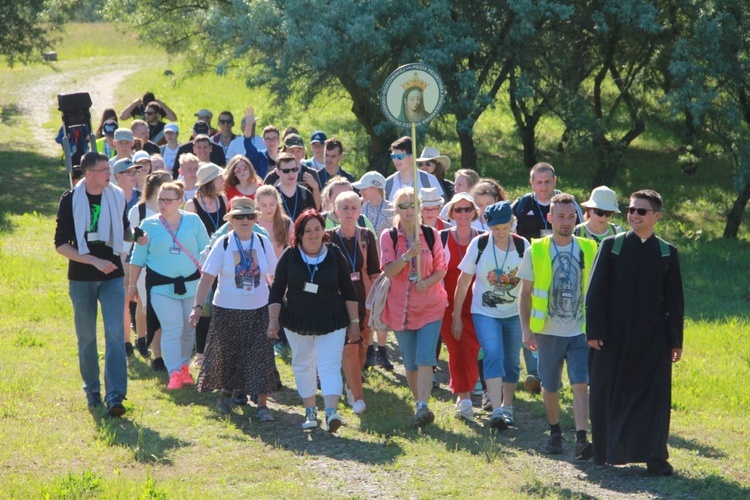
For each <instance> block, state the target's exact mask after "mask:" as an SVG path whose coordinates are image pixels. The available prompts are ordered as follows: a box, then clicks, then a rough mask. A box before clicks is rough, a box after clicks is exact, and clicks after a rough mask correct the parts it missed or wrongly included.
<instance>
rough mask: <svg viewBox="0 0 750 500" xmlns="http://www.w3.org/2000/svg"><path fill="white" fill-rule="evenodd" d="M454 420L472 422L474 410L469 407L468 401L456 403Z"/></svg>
mask: <svg viewBox="0 0 750 500" xmlns="http://www.w3.org/2000/svg"><path fill="white" fill-rule="evenodd" d="M456 418H459V419H462V420H466V421H467V422H474V408H472V406H471V400H470V399H462V400H461V401H459V402H458V403H456Z"/></svg>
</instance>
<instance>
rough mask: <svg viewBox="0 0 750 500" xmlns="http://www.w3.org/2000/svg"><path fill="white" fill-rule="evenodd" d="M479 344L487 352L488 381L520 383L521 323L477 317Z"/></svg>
mask: <svg viewBox="0 0 750 500" xmlns="http://www.w3.org/2000/svg"><path fill="white" fill-rule="evenodd" d="M471 317H472V318H473V320H474V329H475V330H476V332H477V340H479V345H481V346H482V351H484V359H483V360H482V363H483V366H484V379H485V380H488V379H492V378H502V379H503V382H510V383H516V382H518V378H519V377H520V374H521V356H520V352H521V347H522V345H523V344H522V342H521V337H522V334H521V320H520V319H519V318H518V315H516V316H511V317H510V318H492V317H490V316H485V315H484V314H476V313H473V314H472V315H471Z"/></svg>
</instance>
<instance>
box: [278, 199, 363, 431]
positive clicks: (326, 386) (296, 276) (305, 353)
mask: <svg viewBox="0 0 750 500" xmlns="http://www.w3.org/2000/svg"><path fill="white" fill-rule="evenodd" d="M324 225H325V221H324V220H323V217H322V216H321V215H320V214H319V213H318V212H317V211H316V210H315V209H307V210H305V211H304V212H302V213H301V214H300V215H299V217H297V220H296V221H295V222H294V238H293V240H292V244H291V246H290V247H289V248H287V249H286V250H285V251H284V253H282V254H281V258H280V259H279V263H278V265H277V266H276V274H275V279H274V283H273V287H272V288H271V294H270V297H269V299H268V313H269V314H268V315H269V321H268V335H269V336H270V337H272V338H277V336H278V332H279V328H280V327H283V328H284V331H285V332H286V336H287V339H288V340H289V345H290V346H291V348H292V371H294V379H295V381H296V383H297V390H298V391H299V395H300V396H301V397H302V401H303V403H304V405H305V421H304V423H303V424H302V428H303V429H312V428H314V427H317V426H318V410H317V405H316V402H315V397H316V394H317V388H316V372H317V375H318V377H319V378H320V388H321V392H322V393H323V400H324V401H325V412H326V415H325V416H326V424H327V427H328V432H336V431H337V430H338V428H339V427H340V426H341V417H339V415H338V414H337V413H336V407H337V406H338V402H339V397H340V396H341V389H342V385H343V384H342V380H341V359H342V354H343V350H344V342H345V340H348V341H349V342H350V343H356V342H358V341H359V335H360V332H359V304H358V302H357V292H356V291H355V289H354V285H353V284H352V280H351V274H350V273H349V264H348V263H347V262H346V259H345V258H344V255H343V254H342V253H341V250H339V248H338V247H337V246H336V245H334V244H332V243H329V242H328V235H327V234H326V233H325V230H324V229H323V227H324Z"/></svg>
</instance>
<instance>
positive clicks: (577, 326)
mask: <svg viewBox="0 0 750 500" xmlns="http://www.w3.org/2000/svg"><path fill="white" fill-rule="evenodd" d="M550 258H551V259H552V283H551V284H550V291H549V303H548V305H547V318H546V320H545V322H544V328H542V331H540V332H535V333H543V334H547V335H554V336H556V337H574V336H576V335H580V334H581V333H583V321H584V297H583V287H582V284H581V280H582V276H583V270H582V269H581V248H580V246H579V245H578V244H577V243H576V241H575V239H573V241H572V242H571V244H569V245H565V246H564V247H555V245H554V243H553V244H551V245H550ZM518 277H519V278H521V279H525V280H529V281H534V269H533V267H532V265H531V250H530V249H527V250H526V253H525V254H524V256H523V262H521V266H520V267H519V268H518Z"/></svg>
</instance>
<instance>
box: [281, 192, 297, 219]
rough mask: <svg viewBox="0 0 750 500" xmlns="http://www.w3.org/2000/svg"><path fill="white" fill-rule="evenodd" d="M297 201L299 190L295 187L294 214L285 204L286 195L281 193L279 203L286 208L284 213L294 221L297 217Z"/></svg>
mask: <svg viewBox="0 0 750 500" xmlns="http://www.w3.org/2000/svg"><path fill="white" fill-rule="evenodd" d="M298 201H299V188H298V187H297V186H295V187H294V212H291V211H290V210H289V206H288V205H287V204H286V195H285V194H284V193H281V202H282V203H283V204H284V208H286V213H288V214H289V217H291V218H292V220H294V218H295V217H296V215H297V202H298Z"/></svg>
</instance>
